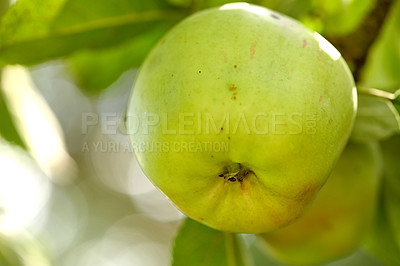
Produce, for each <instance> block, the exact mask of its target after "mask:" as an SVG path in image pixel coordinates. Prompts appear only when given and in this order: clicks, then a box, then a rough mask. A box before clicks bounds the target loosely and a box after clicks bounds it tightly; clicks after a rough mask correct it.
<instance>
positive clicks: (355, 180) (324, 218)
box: [260, 143, 382, 265]
mask: <svg viewBox="0 0 400 266" xmlns="http://www.w3.org/2000/svg"><path fill="white" fill-rule="evenodd" d="M378 148H379V147H378V145H377V144H376V143H375V144H352V143H349V144H348V146H347V147H346V149H345V150H344V152H343V154H342V156H341V157H340V159H339V162H338V163H337V165H336V167H335V169H334V170H333V172H332V174H331V176H330V177H329V179H328V181H327V183H326V184H325V186H324V187H323V188H322V189H321V191H320V193H319V195H318V197H317V198H316V200H315V202H314V203H313V205H312V207H311V208H310V210H309V211H307V212H306V213H305V215H304V216H302V217H301V218H300V219H298V220H297V221H296V222H294V223H292V224H290V225H289V226H287V227H284V228H282V229H278V230H275V231H273V232H269V233H264V234H261V235H260V236H261V237H262V239H263V240H264V241H265V243H266V244H267V249H266V250H267V252H269V253H270V254H272V256H273V257H275V258H277V259H278V260H280V261H282V262H284V263H288V264H293V265H314V264H319V263H323V262H327V261H330V260H334V259H338V258H340V257H343V256H346V255H348V254H349V253H351V252H353V251H355V250H356V249H357V248H358V247H359V246H360V244H361V242H362V241H363V239H364V237H365V236H366V234H367V232H368V231H369V228H370V226H371V223H372V220H373V214H374V210H375V205H376V203H377V194H378V188H379V180H380V176H381V172H382V171H381V170H382V160H381V156H380V152H379V149H378Z"/></svg>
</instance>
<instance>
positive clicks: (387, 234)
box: [366, 202, 400, 266]
mask: <svg viewBox="0 0 400 266" xmlns="http://www.w3.org/2000/svg"><path fill="white" fill-rule="evenodd" d="M366 247H367V249H368V250H369V251H370V252H371V253H372V254H373V255H374V256H376V257H377V258H378V259H379V260H381V261H382V262H384V263H385V264H386V265H388V266H391V265H400V250H399V247H398V246H397V244H396V241H395V239H394V238H393V231H392V229H391V226H390V224H389V223H388V219H387V217H386V213H385V210H384V207H383V202H380V206H379V209H378V212H377V214H376V215H375V223H374V227H373V229H372V231H371V233H370V235H369V236H368V238H367V240H366Z"/></svg>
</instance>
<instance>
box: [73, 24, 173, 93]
mask: <svg viewBox="0 0 400 266" xmlns="http://www.w3.org/2000/svg"><path fill="white" fill-rule="evenodd" d="M171 26H172V24H171V23H165V24H162V25H159V26H157V27H153V28H150V29H149V30H148V31H146V32H144V33H142V34H139V35H137V36H135V37H134V38H132V39H131V40H129V41H127V42H124V43H122V44H121V45H117V46H113V47H111V48H109V49H102V50H98V51H91V50H85V51H82V52H79V53H77V54H75V55H74V56H72V57H71V58H70V59H69V62H70V64H71V68H72V71H73V73H74V76H75V78H76V80H77V83H78V85H79V87H80V88H81V89H83V90H84V91H87V92H91V93H93V92H99V91H101V90H102V89H105V88H106V87H108V86H109V85H111V84H112V83H113V82H114V81H116V80H117V79H118V78H119V76H120V75H121V74H122V73H123V72H124V71H126V70H128V69H130V68H137V67H139V66H140V64H141V63H142V61H143V60H144V58H145V57H146V55H147V54H148V53H149V51H150V50H151V48H152V47H153V46H154V45H155V44H156V42H157V41H158V40H159V39H160V38H161V37H162V36H163V35H164V34H165V32H166V31H167V30H168V29H169V28H170V27H171Z"/></svg>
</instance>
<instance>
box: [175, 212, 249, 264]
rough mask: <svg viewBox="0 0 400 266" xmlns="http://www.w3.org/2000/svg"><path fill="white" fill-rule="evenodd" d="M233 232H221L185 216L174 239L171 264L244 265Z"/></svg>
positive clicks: (242, 256)
mask: <svg viewBox="0 0 400 266" xmlns="http://www.w3.org/2000/svg"><path fill="white" fill-rule="evenodd" d="M241 245H242V243H241V242H240V239H239V238H238V236H237V235H236V234H233V233H228V232H221V231H217V230H214V229H211V228H209V227H207V226H204V225H202V224H200V223H197V222H195V221H193V220H192V219H190V218H187V219H186V220H185V222H184V223H183V225H182V227H181V229H180V231H179V233H178V235H177V237H176V239H175V245H174V250H173V261H172V265H173V266H187V265H190V266H241V265H247V263H248V262H247V261H246V258H245V257H244V253H243V249H242V246H241Z"/></svg>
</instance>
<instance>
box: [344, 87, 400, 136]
mask: <svg viewBox="0 0 400 266" xmlns="http://www.w3.org/2000/svg"><path fill="white" fill-rule="evenodd" d="M390 105H391V103H390V101H389V100H385V99H381V98H378V97H374V96H368V95H364V94H359V96H358V109H357V116H356V121H355V124H354V128H353V132H352V135H351V139H352V140H354V141H358V142H360V141H361V142H366V141H374V140H382V139H385V138H388V137H390V136H391V135H393V134H396V133H399V132H400V129H399V123H398V120H397V119H396V116H395V115H394V113H393V109H392V108H391V106H390Z"/></svg>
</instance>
